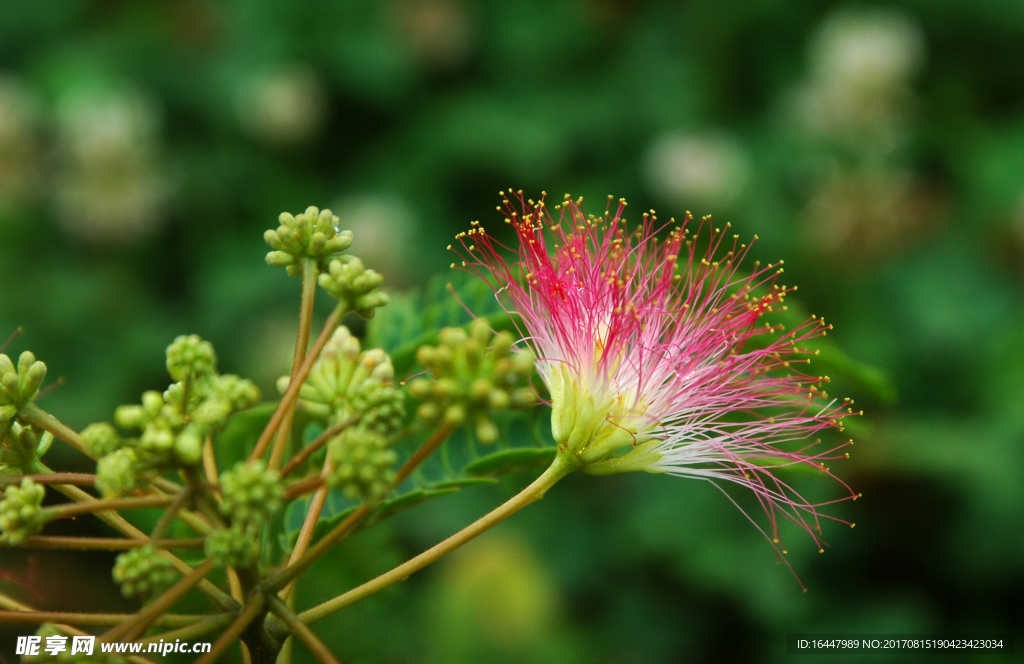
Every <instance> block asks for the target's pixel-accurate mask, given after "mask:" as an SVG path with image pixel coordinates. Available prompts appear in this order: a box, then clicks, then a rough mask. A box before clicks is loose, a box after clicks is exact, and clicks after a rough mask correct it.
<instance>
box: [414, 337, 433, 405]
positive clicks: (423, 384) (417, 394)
mask: <svg viewBox="0 0 1024 664" xmlns="http://www.w3.org/2000/svg"><path fill="white" fill-rule="evenodd" d="M423 348H425V346H423ZM409 394H411V395H412V396H413V398H414V399H420V400H421V401H422V400H423V399H427V398H428V397H430V381H429V380H428V379H426V378H416V379H415V380H412V381H411V382H410V383H409Z"/></svg>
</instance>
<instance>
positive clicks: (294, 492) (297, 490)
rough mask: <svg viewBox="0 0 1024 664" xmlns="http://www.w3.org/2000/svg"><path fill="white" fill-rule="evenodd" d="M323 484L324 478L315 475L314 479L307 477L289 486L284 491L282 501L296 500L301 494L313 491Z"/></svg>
mask: <svg viewBox="0 0 1024 664" xmlns="http://www.w3.org/2000/svg"><path fill="white" fill-rule="evenodd" d="M323 483H324V478H323V476H321V475H317V476H316V477H307V478H306V479H303V480H299V481H298V482H296V483H295V484H292V485H291V486H289V487H288V488H287V489H285V490H284V500H285V501H289V500H294V499H295V498H298V497H299V496H301V495H303V494H306V493H309V492H310V491H313V490H314V489H316V488H317V487H319V486H320V485H321V484H323Z"/></svg>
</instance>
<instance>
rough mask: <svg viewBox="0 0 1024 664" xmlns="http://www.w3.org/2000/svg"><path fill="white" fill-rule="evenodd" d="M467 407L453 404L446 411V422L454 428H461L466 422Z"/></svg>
mask: <svg viewBox="0 0 1024 664" xmlns="http://www.w3.org/2000/svg"><path fill="white" fill-rule="evenodd" d="M466 416H467V413H466V407H465V406H463V405H462V404H452V405H451V406H448V407H447V408H445V409H444V421H445V422H447V423H448V424H451V425H453V426H459V425H460V424H462V423H463V422H465V421H466Z"/></svg>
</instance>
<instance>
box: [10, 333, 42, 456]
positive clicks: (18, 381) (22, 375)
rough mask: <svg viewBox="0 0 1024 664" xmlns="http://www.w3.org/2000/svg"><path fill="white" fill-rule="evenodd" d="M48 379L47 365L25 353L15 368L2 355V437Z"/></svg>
mask: <svg viewBox="0 0 1024 664" xmlns="http://www.w3.org/2000/svg"><path fill="white" fill-rule="evenodd" d="M45 378H46V365H45V364H43V363H42V362H39V361H38V360H36V356H35V355H33V354H32V353H31V352H29V351H25V352H24V353H22V354H21V357H19V358H18V366H17V367H15V366H14V362H12V361H11V358H9V357H8V356H7V355H4V354H3V353H0V436H2V435H4V434H6V433H7V431H8V430H9V429H10V428H11V425H12V423H13V422H14V418H15V416H16V415H17V414H18V410H19V409H20V408H21V407H22V406H24V405H25V404H26V403H28V402H29V401H32V399H34V398H35V396H36V394H37V393H38V392H39V386H40V385H42V384H43V380H44V379H45Z"/></svg>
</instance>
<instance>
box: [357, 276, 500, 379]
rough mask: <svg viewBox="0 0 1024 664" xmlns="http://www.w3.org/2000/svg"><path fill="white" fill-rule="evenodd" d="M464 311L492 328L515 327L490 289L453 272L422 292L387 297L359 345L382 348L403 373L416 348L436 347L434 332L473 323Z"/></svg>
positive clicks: (482, 283) (429, 285)
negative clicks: (384, 304)
mask: <svg viewBox="0 0 1024 664" xmlns="http://www.w3.org/2000/svg"><path fill="white" fill-rule="evenodd" d="M449 285H450V286H451V288H452V290H454V291H455V292H456V293H457V294H458V297H455V296H454V295H453V294H452V292H451V291H450V290H449ZM460 300H461V301H460ZM463 305H465V306H463ZM467 308H468V309H469V311H472V312H473V314H474V315H476V316H478V317H481V318H486V319H487V321H488V322H489V323H490V325H491V327H493V328H494V329H495V330H499V331H500V330H513V329H514V327H515V326H514V324H513V321H512V317H511V316H509V315H508V314H507V313H506V312H505V311H504V310H503V309H502V308H501V305H500V304H498V301H497V299H496V298H495V296H494V292H493V291H492V290H491V288H490V286H488V285H487V284H486V283H484V281H483V280H481V279H477V278H476V277H474V276H472V275H470V274H466V273H464V272H456V273H453V274H446V275H438V276H436V277H434V278H433V279H431V280H430V281H429V282H427V285H426V287H425V288H424V290H423V292H422V293H416V292H414V293H395V294H392V299H391V303H390V304H389V305H388V306H386V307H382V308H381V309H380V310H378V312H377V315H376V316H374V317H373V318H372V319H371V320H370V321H369V322H368V323H367V326H366V343H365V344H364V345H365V346H366V347H367V348H383V349H384V350H385V351H387V353H388V354H389V355H390V356H391V362H392V364H394V366H395V373H396V374H397V375H406V374H408V373H410V372H411V371H412V369H413V365H414V364H415V362H416V349H417V348H419V347H420V346H422V345H423V344H436V343H437V333H438V330H440V329H441V328H442V327H459V326H462V325H467V324H469V323H470V322H471V321H472V320H473V316H472V315H471V314H470V313H469V311H467V310H466V309H467Z"/></svg>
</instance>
